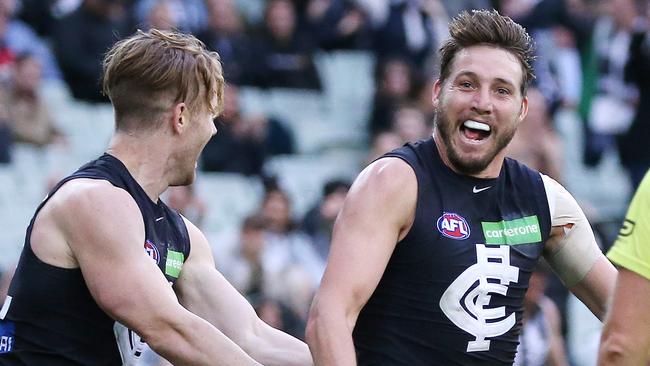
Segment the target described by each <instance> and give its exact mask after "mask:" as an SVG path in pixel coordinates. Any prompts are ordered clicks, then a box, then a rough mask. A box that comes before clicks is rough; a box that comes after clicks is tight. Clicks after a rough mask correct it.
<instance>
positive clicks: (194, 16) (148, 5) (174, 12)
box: [123, 0, 208, 34]
mask: <svg viewBox="0 0 650 366" xmlns="http://www.w3.org/2000/svg"><path fill="white" fill-rule="evenodd" d="M123 1H125V2H126V1H127V0H123ZM128 2H129V3H133V7H132V8H133V10H132V11H133V13H134V14H133V15H135V22H136V24H138V27H142V25H143V24H148V20H149V19H148V18H149V17H150V15H151V12H152V9H153V8H156V7H158V5H160V2H161V1H160V0H135V1H134V0H128ZM163 2H165V3H166V7H168V9H169V11H170V13H171V16H172V19H173V21H172V22H173V24H174V25H175V26H176V27H177V29H179V30H181V31H184V32H189V33H194V34H196V33H198V32H200V31H202V30H203V29H205V27H206V25H207V22H208V18H207V9H206V4H205V2H204V0H163Z"/></svg>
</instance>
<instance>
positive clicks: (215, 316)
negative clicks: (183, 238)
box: [175, 220, 313, 366]
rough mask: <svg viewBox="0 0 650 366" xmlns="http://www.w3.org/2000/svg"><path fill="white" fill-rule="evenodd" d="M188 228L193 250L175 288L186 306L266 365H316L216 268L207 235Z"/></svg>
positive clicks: (304, 347)
mask: <svg viewBox="0 0 650 366" xmlns="http://www.w3.org/2000/svg"><path fill="white" fill-rule="evenodd" d="M185 224H186V226H187V229H188V231H189V234H190V242H191V245H192V249H191V252H190V255H189V258H188V259H187V261H186V262H185V263H184V264H183V269H182V270H181V274H180V277H179V278H178V281H177V282H176V285H175V289H176V292H177V293H178V295H179V298H180V301H181V303H182V304H183V306H185V307H186V308H187V309H188V310H190V311H191V312H192V313H194V314H196V315H198V316H200V317H201V318H203V319H205V320H207V321H208V322H210V323H211V324H213V325H214V326H215V327H216V328H217V329H219V330H221V331H222V332H223V333H224V334H225V335H226V336H228V337H229V338H230V339H232V340H233V341H234V342H235V343H236V344H238V345H239V346H240V347H241V348H243V349H244V351H246V353H248V354H249V355H250V356H251V357H253V358H254V359H255V360H257V361H258V362H260V363H261V364H263V365H268V366H273V365H277V366H306V365H312V364H313V362H312V359H311V355H310V354H309V349H308V348H307V345H306V344H305V343H303V342H301V341H300V340H298V339H296V338H294V337H292V336H290V335H288V334H286V333H284V332H281V331H279V330H277V329H275V328H273V327H271V326H269V325H268V324H266V323H264V322H263V321H262V320H261V319H259V318H258V317H257V315H256V314H255V311H254V309H253V307H252V306H251V305H250V304H249V303H248V301H246V299H245V298H244V297H243V296H242V295H241V294H240V293H239V292H237V290H236V289H235V288H234V287H233V286H232V285H231V284H230V283H228V281H227V280H226V279H225V278H224V277H223V275H221V273H219V271H217V269H216V268H215V265H214V259H213V257H212V252H211V251H210V247H209V244H208V241H207V239H206V238H205V236H204V235H203V233H201V231H200V230H199V229H198V228H197V227H196V226H194V225H193V224H192V223H190V222H189V221H188V220H185Z"/></svg>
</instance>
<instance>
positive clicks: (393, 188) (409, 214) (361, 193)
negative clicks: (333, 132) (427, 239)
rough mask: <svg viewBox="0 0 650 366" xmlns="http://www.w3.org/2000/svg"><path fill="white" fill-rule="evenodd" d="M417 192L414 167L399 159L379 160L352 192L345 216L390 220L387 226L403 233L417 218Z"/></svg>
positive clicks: (360, 175)
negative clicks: (389, 225)
mask: <svg viewBox="0 0 650 366" xmlns="http://www.w3.org/2000/svg"><path fill="white" fill-rule="evenodd" d="M417 190H418V187H417V178H416V176H415V172H414V171H413V169H412V168H411V166H410V165H408V164H407V163H406V162H404V161H403V160H401V159H399V158H392V157H387V158H382V159H379V160H377V161H375V162H374V163H372V164H370V165H369V166H368V167H366V169H364V170H363V171H362V172H361V174H359V177H358V178H357V179H356V181H355V182H354V184H353V185H352V187H351V188H350V191H349V192H348V197H347V199H346V204H345V205H344V215H345V216H350V215H352V216H358V215H362V216H364V217H365V218H366V219H370V220H373V221H375V222H379V220H387V221H384V224H391V223H392V224H396V225H397V226H398V227H400V228H402V229H401V231H402V233H403V232H404V231H405V228H407V227H408V226H410V224H411V222H412V220H413V217H414V214H415V207H416V201H417ZM357 214H358V215H357Z"/></svg>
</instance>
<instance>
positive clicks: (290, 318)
mask: <svg viewBox="0 0 650 366" xmlns="http://www.w3.org/2000/svg"><path fill="white" fill-rule="evenodd" d="M253 306H254V307H255V311H256V312H257V316H259V317H260V319H262V320H264V321H265V322H266V323H267V324H269V325H270V326H272V327H273V328H276V329H280V330H281V331H283V332H286V333H289V334H291V335H292V336H294V337H296V338H298V339H300V340H304V339H305V319H304V317H300V316H299V315H298V314H296V313H294V312H293V311H292V310H291V309H289V308H287V307H286V306H284V305H283V304H282V303H280V302H278V301H275V300H273V299H270V298H267V297H262V298H260V299H258V300H257V301H255V303H254V304H253Z"/></svg>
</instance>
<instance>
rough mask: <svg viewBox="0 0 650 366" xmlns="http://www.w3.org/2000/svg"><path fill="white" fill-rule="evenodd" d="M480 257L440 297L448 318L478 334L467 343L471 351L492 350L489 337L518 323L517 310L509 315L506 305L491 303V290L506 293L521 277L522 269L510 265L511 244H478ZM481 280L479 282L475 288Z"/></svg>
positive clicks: (497, 334) (466, 329)
mask: <svg viewBox="0 0 650 366" xmlns="http://www.w3.org/2000/svg"><path fill="white" fill-rule="evenodd" d="M476 258H477V263H476V264H474V265H472V266H470V267H469V268H467V269H466V270H465V271H464V272H463V273H461V274H460V276H458V278H456V279H455V280H454V282H452V284H451V285H450V286H449V287H448V288H447V290H445V293H444V294H442V298H441V299H440V308H441V309H442V311H443V312H444V313H445V315H446V316H447V318H449V320H451V321H452V322H453V323H454V324H455V325H456V326H457V327H459V328H461V329H462V330H464V331H466V332H467V333H470V334H471V335H473V336H474V337H475V338H476V339H475V340H473V341H469V342H468V343H467V352H477V351H489V350H490V341H489V340H487V339H485V338H487V337H496V336H500V335H502V334H504V333H506V332H507V331H509V330H510V329H512V327H513V326H514V325H515V323H516V319H515V314H514V313H510V315H508V316H507V317H506V309H505V307H504V306H500V307H497V308H489V307H488V306H489V305H490V299H491V297H492V296H491V295H490V294H500V295H505V294H506V292H507V291H508V284H509V283H511V282H517V280H518V279H519V269H518V268H517V267H514V266H511V265H510V248H509V247H508V246H506V245H502V246H499V247H492V248H489V247H486V246H485V245H483V244H477V245H476ZM488 279H491V280H493V281H494V280H497V281H498V282H496V283H494V282H488ZM477 281H478V286H476V287H474V288H473V289H472V286H473V285H474V284H475V283H476V282H477ZM470 289H471V290H470ZM497 319H500V320H498V321H495V320H497Z"/></svg>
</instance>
